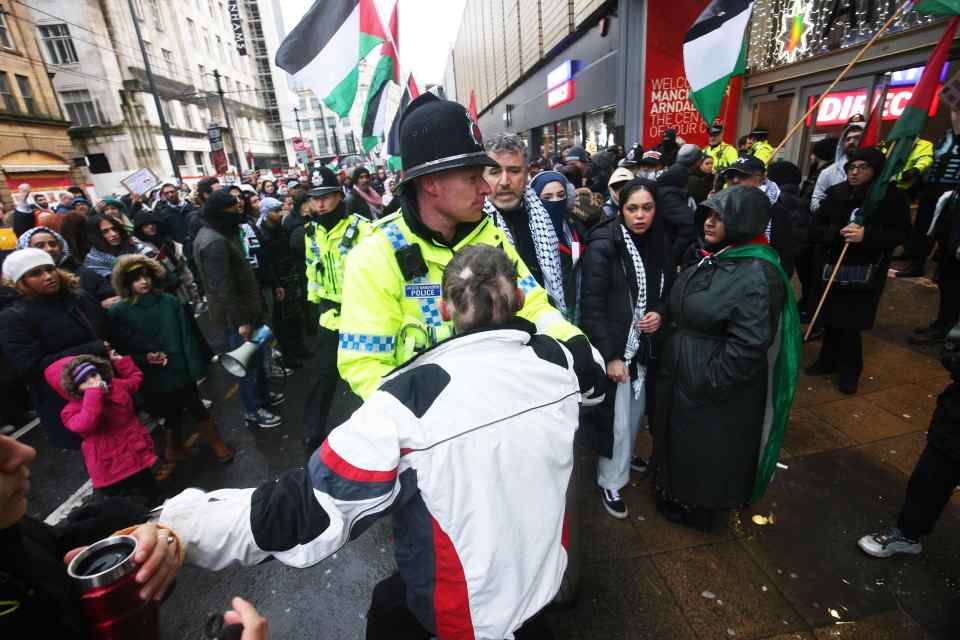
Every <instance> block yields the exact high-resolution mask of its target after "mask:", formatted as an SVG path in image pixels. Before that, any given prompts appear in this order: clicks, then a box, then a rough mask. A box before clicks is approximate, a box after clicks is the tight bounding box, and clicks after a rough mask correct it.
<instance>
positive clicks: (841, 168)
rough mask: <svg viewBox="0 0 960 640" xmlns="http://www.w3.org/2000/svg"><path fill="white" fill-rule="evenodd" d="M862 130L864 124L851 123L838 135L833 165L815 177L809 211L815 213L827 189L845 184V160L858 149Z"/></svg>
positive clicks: (825, 195)
mask: <svg viewBox="0 0 960 640" xmlns="http://www.w3.org/2000/svg"><path fill="white" fill-rule="evenodd" d="M863 129H864V124H863V123H862V122H851V123H850V124H848V125H847V126H846V127H844V129H843V131H842V132H841V134H840V141H839V142H837V155H836V157H835V161H834V163H833V164H831V165H829V166H828V167H827V168H826V169H824V170H823V171H821V172H820V175H819V176H818V177H817V184H816V186H814V188H813V197H812V198H811V199H810V211H816V210H817V209H819V208H820V203H821V202H822V201H823V199H824V198H826V197H827V189H829V188H830V187H832V186H833V185H835V184H840V183H841V182H846V180H847V169H846V164H847V158H849V157H850V156H852V155H853V154H854V153H855V152H856V151H857V149H859V148H860V140H861V139H862V138H863Z"/></svg>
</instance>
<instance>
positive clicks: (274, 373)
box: [267, 364, 294, 379]
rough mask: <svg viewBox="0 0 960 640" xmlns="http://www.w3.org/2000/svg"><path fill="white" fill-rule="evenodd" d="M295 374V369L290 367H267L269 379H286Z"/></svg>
mask: <svg viewBox="0 0 960 640" xmlns="http://www.w3.org/2000/svg"><path fill="white" fill-rule="evenodd" d="M293 373H294V372H293V369H290V368H289V367H281V366H279V365H275V364H273V365H270V366H269V367H267V377H269V378H277V379H281V378H286V377H287V376H292V375H293Z"/></svg>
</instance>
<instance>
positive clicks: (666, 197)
mask: <svg viewBox="0 0 960 640" xmlns="http://www.w3.org/2000/svg"><path fill="white" fill-rule="evenodd" d="M689 176H690V171H689V169H687V167H686V166H684V165H682V164H675V165H673V166H672V167H670V168H669V169H667V170H666V171H664V172H663V173H662V174H660V177H659V178H657V215H658V216H660V218H661V220H663V224H664V228H665V229H666V232H667V238H668V240H669V242H670V245H671V249H670V257H671V259H672V260H673V261H674V264H677V263H679V262H680V260H681V259H682V257H683V253H684V252H685V251H686V250H687V248H688V247H689V246H690V245H691V244H693V242H694V240H695V239H696V230H695V229H694V227H693V211H694V207H693V206H692V203H691V200H690V192H688V191H687V179H688V178H689Z"/></svg>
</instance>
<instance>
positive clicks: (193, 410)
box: [145, 383, 210, 442]
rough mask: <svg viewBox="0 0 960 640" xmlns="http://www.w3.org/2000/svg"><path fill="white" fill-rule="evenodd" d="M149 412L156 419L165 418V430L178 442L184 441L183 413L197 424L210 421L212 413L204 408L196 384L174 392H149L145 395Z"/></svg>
mask: <svg viewBox="0 0 960 640" xmlns="http://www.w3.org/2000/svg"><path fill="white" fill-rule="evenodd" d="M145 396H146V398H145V400H146V402H145V404H146V407H147V411H149V412H150V414H151V415H152V416H153V417H154V418H164V419H165V422H164V423H163V427H164V429H167V430H168V431H170V432H171V433H173V435H174V437H175V438H176V440H177V442H180V441H182V440H183V412H184V410H186V411H187V413H189V414H190V417H192V418H193V419H194V420H196V421H197V422H202V421H203V420H209V419H210V412H209V411H207V408H206V407H205V406H203V401H202V400H201V399H200V390H199V389H197V385H195V384H192V383H191V384H187V385H184V386H183V387H181V388H179V389H176V390H174V391H148V392H146V394H145Z"/></svg>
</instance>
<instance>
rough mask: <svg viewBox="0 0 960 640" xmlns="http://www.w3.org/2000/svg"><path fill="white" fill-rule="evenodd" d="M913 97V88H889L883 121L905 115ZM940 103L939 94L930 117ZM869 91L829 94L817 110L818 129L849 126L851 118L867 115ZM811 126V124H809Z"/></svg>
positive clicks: (812, 99)
mask: <svg viewBox="0 0 960 640" xmlns="http://www.w3.org/2000/svg"><path fill="white" fill-rule="evenodd" d="M912 96H913V87H912V86H911V87H889V88H888V89H887V93H886V96H885V99H884V104H883V119H884V120H896V119H897V118H899V117H900V116H902V115H903V110H904V109H906V107H907V103H909V102H910V98H911V97H912ZM875 99H876V100H879V99H880V96H877V97H876V98H875ZM814 100H816V98H815V97H814V96H811V97H810V104H811V105H812V104H813V101H814ZM939 103H940V94H939V92H937V96H936V97H935V98H934V99H933V104H931V105H930V115H931V116H932V115H935V114H936V113H937V106H938V105H939ZM866 105H867V90H866V89H860V90H858V91H838V92H836V93H828V94H827V96H826V97H825V98H824V99H823V102H821V103H820V107H819V108H818V109H817V126H818V127H828V126H831V125H842V124H847V121H848V120H849V119H850V117H851V116H853V115H856V114H858V113H860V114H863V115H867V112H868V111H869V109H867V106H866ZM807 124H808V125H809V124H810V123H809V122H808V123H807Z"/></svg>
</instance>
